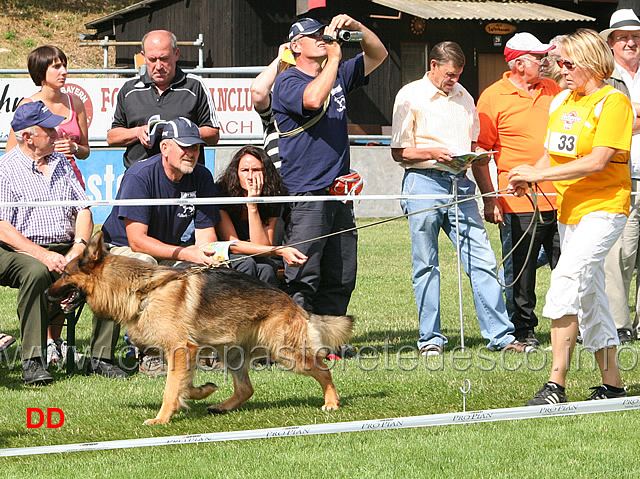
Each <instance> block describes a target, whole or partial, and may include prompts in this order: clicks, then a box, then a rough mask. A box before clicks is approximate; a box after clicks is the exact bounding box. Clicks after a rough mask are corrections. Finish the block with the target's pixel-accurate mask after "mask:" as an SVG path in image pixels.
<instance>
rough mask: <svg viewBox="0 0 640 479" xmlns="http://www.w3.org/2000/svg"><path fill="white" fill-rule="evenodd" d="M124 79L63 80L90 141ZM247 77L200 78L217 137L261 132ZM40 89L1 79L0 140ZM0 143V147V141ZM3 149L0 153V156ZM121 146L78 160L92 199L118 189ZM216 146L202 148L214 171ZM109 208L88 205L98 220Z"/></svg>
mask: <svg viewBox="0 0 640 479" xmlns="http://www.w3.org/2000/svg"><path fill="white" fill-rule="evenodd" d="M127 80H128V79H127V78H68V79H67V83H66V85H65V91H66V92H67V93H69V94H71V95H75V96H77V97H78V98H80V99H81V100H82V101H83V103H84V106H85V110H86V111H87V120H88V122H89V141H90V142H94V143H95V142H104V141H105V140H106V137H107V131H108V130H109V128H110V127H111V122H112V118H113V112H114V109H115V104H116V100H117V96H118V91H119V90H120V88H121V87H122V85H123V84H124V83H125V82H126V81H127ZM252 81H253V79H252V78H234V79H219V78H205V79H204V82H205V84H206V85H207V87H208V88H209V89H210V91H211V95H212V96H213V101H214V103H215V105H216V110H217V115H218V120H219V122H220V135H221V136H222V137H223V138H225V139H231V140H232V139H233V138H234V136H238V135H243V136H245V135H255V136H260V135H262V124H261V123H260V117H259V116H258V114H257V113H256V112H255V111H254V110H253V105H252V103H251V92H250V89H249V87H250V85H251V82H252ZM38 90H39V89H38V88H37V87H36V86H35V85H34V84H33V82H32V81H31V79H28V78H3V79H0V142H1V143H4V142H6V141H7V137H8V135H9V131H10V129H11V119H12V118H13V113H14V111H15V110H16V108H17V107H18V104H19V103H20V101H21V100H22V99H23V98H24V97H28V96H31V95H33V94H35V93H36V92H37V91H38ZM0 147H2V145H0ZM1 153H2V152H1V151H0V154H1ZM123 154H124V148H106V147H105V148H102V147H100V148H96V147H95V146H94V145H92V150H91V155H90V156H89V158H87V159H86V160H78V161H77V164H78V167H79V168H80V171H81V172H82V175H83V177H84V180H85V184H86V187H87V194H88V195H89V198H90V199H92V200H109V199H115V196H116V192H117V188H118V186H119V185H120V181H121V180H122V175H123V174H124V165H123V159H122V158H123ZM214 155H215V150H214V149H213V148H207V149H206V150H205V162H206V165H207V167H208V168H210V169H211V171H212V172H213V165H214V163H213V161H214ZM109 212H110V208H109V207H106V206H100V207H97V208H93V214H94V222H95V223H103V222H104V220H105V219H106V217H107V215H108V214H109Z"/></svg>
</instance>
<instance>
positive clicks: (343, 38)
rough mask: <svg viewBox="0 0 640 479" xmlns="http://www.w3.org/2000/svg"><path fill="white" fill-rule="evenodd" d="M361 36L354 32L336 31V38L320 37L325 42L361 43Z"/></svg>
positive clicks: (359, 33)
mask: <svg viewBox="0 0 640 479" xmlns="http://www.w3.org/2000/svg"><path fill="white" fill-rule="evenodd" d="M362 37H363V34H362V32H359V31H356V30H340V29H337V30H336V38H333V37H332V36H329V35H322V39H323V40H324V41H325V42H361V41H362Z"/></svg>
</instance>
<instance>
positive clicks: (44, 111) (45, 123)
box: [11, 100, 65, 131]
mask: <svg viewBox="0 0 640 479" xmlns="http://www.w3.org/2000/svg"><path fill="white" fill-rule="evenodd" d="M64 120H65V117H64V116H60V115H54V114H53V113H51V111H50V110H49V109H48V108H47V106H46V105H45V104H44V103H42V102H41V101H40V100H38V101H30V102H29V103H24V104H22V105H20V106H19V107H18V109H17V110H16V112H15V113H14V115H13V120H11V127H12V128H13V131H20V130H24V129H25V128H29V127H31V126H36V125H38V126H40V127H42V128H55V127H56V126H58V125H59V124H60V123H62V122H63V121H64Z"/></svg>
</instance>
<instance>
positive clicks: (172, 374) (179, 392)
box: [144, 346, 193, 424]
mask: <svg viewBox="0 0 640 479" xmlns="http://www.w3.org/2000/svg"><path fill="white" fill-rule="evenodd" d="M165 357H166V358H167V363H168V368H167V383H166V385H165V387H164V396H163V399H162V407H161V408H160V411H158V415H157V416H156V417H155V419H147V420H146V421H145V422H144V424H165V423H168V422H169V421H170V420H171V417H172V416H173V415H174V414H175V413H176V411H178V409H180V406H182V405H184V397H185V396H186V394H187V391H188V390H189V388H190V387H193V386H192V385H193V368H192V367H191V362H192V358H191V351H190V350H189V348H188V347H187V346H181V347H178V348H176V349H173V350H172V351H170V352H167V351H165Z"/></svg>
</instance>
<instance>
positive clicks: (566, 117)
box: [560, 110, 582, 130]
mask: <svg viewBox="0 0 640 479" xmlns="http://www.w3.org/2000/svg"><path fill="white" fill-rule="evenodd" d="M560 121H562V123H564V127H563V128H564V129H565V130H570V129H571V128H572V127H573V125H574V124H575V123H580V122H581V121H582V118H580V117H579V116H578V112H577V111H575V110H574V111H570V112H568V113H565V114H563V115H562V117H561V118H560Z"/></svg>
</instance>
